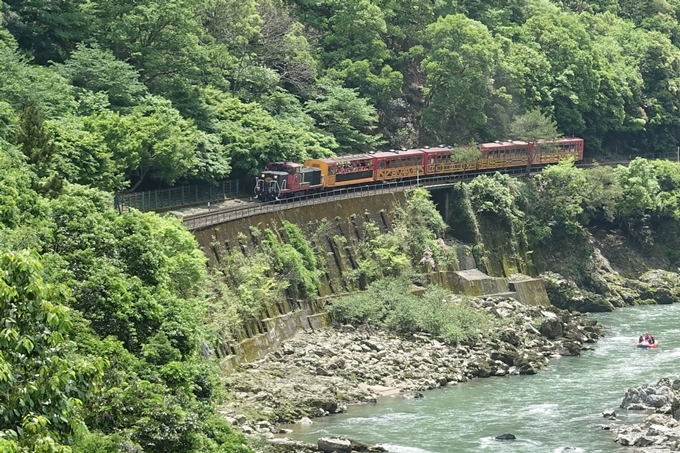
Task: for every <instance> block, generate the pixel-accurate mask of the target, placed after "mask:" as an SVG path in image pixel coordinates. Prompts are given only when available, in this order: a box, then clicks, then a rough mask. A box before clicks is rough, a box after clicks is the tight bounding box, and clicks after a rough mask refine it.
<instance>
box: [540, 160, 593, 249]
mask: <svg viewBox="0 0 680 453" xmlns="http://www.w3.org/2000/svg"><path fill="white" fill-rule="evenodd" d="M587 182H588V180H587V178H586V176H585V174H584V171H583V170H581V169H578V168H576V167H574V162H573V160H563V161H561V162H560V163H559V164H557V165H551V166H549V167H547V168H546V169H544V170H543V171H542V172H541V173H540V174H539V175H537V176H536V177H535V178H534V180H533V181H532V183H533V184H532V186H531V188H530V189H529V196H531V197H532V210H531V218H530V228H531V230H532V233H533V237H534V240H536V241H537V242H543V241H547V240H548V239H550V240H559V239H560V238H562V237H564V236H567V237H568V236H574V235H577V234H578V233H580V232H581V231H582V228H583V225H585V224H586V223H587V219H586V218H585V216H583V199H584V194H585V193H586V191H587Z"/></svg>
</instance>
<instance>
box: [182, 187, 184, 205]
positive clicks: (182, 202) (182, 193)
mask: <svg viewBox="0 0 680 453" xmlns="http://www.w3.org/2000/svg"><path fill="white" fill-rule="evenodd" d="M182 206H184V186H182Z"/></svg>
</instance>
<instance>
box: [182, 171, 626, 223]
mask: <svg viewBox="0 0 680 453" xmlns="http://www.w3.org/2000/svg"><path fill="white" fill-rule="evenodd" d="M629 162H630V161H628V160H618V161H611V162H598V163H585V162H581V163H578V164H576V166H577V167H579V168H588V167H592V166H595V165H606V166H615V165H619V164H627V163H629ZM541 169H542V168H533V169H527V168H526V167H522V168H508V169H505V170H490V171H476V172H471V173H454V174H451V175H442V176H428V177H422V178H416V179H408V180H403V181H398V182H389V183H382V184H381V183H376V184H372V185H364V186H357V187H348V188H344V189H336V190H333V191H327V192H321V193H317V194H312V195H303V196H298V197H293V198H287V199H285V200H279V201H270V202H267V203H262V202H252V203H247V204H246V205H245V206H236V207H229V208H221V209H216V210H213V211H209V212H203V213H200V214H193V215H189V216H186V217H184V218H183V219H182V221H183V222H184V225H185V226H186V227H187V229H189V230H191V231H193V230H200V229H203V228H209V227H211V226H214V225H219V224H222V223H227V222H232V221H234V220H239V219H243V218H246V217H251V216H254V215H258V214H265V213H270V212H278V211H284V210H286V209H293V208H299V207H302V206H311V205H316V204H322V203H329V202H332V201H338V200H348V199H352V198H361V197H372V196H375V195H381V194H386V193H394V192H403V191H404V190H408V189H412V188H415V187H424V188H428V189H433V188H437V187H447V186H450V185H452V184H455V183H457V182H466V181H470V180H472V179H474V178H476V177H477V176H479V175H493V174H494V173H497V172H500V173H504V174H508V175H511V176H516V177H521V176H532V175H534V174H537V173H538V172H540V170H541Z"/></svg>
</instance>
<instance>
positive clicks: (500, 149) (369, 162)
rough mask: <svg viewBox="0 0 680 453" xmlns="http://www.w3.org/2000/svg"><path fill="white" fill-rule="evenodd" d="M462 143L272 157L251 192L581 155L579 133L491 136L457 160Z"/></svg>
mask: <svg viewBox="0 0 680 453" xmlns="http://www.w3.org/2000/svg"><path fill="white" fill-rule="evenodd" d="M462 149H463V148H456V147H454V148H452V147H437V148H430V147H424V148H417V149H407V150H401V151H394V150H392V151H386V152H377V153H373V154H352V155H349V156H337V157H329V158H326V159H311V160H308V161H306V162H305V163H304V165H300V164H297V163H294V162H272V163H270V164H268V165H267V168H266V169H265V170H264V171H263V172H262V174H260V177H258V178H257V180H256V184H255V198H257V199H258V200H261V201H270V200H276V199H280V198H285V197H289V196H294V195H303V194H307V193H313V192H318V191H321V190H325V189H334V188H339V187H346V186H353V185H359V184H368V183H374V182H386V181H393V180H400V179H404V178H416V177H426V176H435V175H446V174H451V173H457V172H462V171H466V170H493V169H499V170H502V169H505V168H512V167H523V166H524V167H525V166H528V165H545V164H551V163H557V162H559V161H560V160H561V159H564V158H567V157H571V158H573V159H574V161H576V162H578V161H580V160H582V159H583V139H581V138H563V139H559V140H554V141H545V140H539V141H536V142H523V141H507V142H500V141H496V142H493V143H481V144H479V145H477V149H478V150H479V157H478V158H477V160H476V162H473V163H469V164H466V165H463V164H461V163H457V162H456V159H455V154H456V152H457V151H459V152H460V151H462Z"/></svg>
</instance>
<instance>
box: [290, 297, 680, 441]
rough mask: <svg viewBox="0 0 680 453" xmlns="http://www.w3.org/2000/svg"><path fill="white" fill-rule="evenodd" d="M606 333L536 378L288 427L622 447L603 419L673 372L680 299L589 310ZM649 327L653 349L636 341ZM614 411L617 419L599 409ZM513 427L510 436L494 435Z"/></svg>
mask: <svg viewBox="0 0 680 453" xmlns="http://www.w3.org/2000/svg"><path fill="white" fill-rule="evenodd" d="M594 317H595V318H596V319H597V320H598V321H600V322H601V323H602V324H603V325H604V326H605V336H604V337H603V338H601V339H600V340H598V342H597V343H595V344H593V345H592V347H593V349H592V350H590V351H585V352H584V353H583V355H582V356H580V357H562V358H558V359H553V360H552V361H551V364H550V365H549V366H548V367H547V368H546V369H544V370H542V371H541V372H539V374H537V375H534V376H509V377H495V378H487V379H476V380H473V381H470V382H466V383H462V384H458V385H455V386H451V387H448V388H445V389H439V390H432V391H429V392H426V393H425V397H424V398H422V399H418V400H404V399H400V398H386V399H383V400H381V401H380V402H379V403H378V404H376V405H367V406H351V407H350V408H349V411H348V412H347V413H345V414H340V415H333V416H329V417H324V418H317V419H314V424H312V425H309V426H300V425H295V426H294V429H295V432H294V433H293V434H292V435H291V436H292V437H293V438H295V439H298V440H305V441H308V442H312V443H316V440H317V439H318V438H319V437H323V436H343V437H348V438H352V439H356V440H358V441H361V442H364V443H368V444H373V445H375V444H378V445H381V446H383V447H385V448H387V449H388V450H389V451H390V452H395V453H453V452H481V451H488V452H500V453H504V452H517V453H519V452H522V453H527V452H540V453H547V452H570V453H579V452H587V453H595V452H614V451H617V452H621V451H626V450H628V451H630V449H627V448H626V447H621V446H619V445H618V444H616V443H614V442H613V436H612V434H611V433H610V432H609V431H605V430H603V429H602V425H603V424H607V423H635V422H639V421H641V420H642V418H644V417H645V416H646V414H644V413H641V412H637V411H624V410H622V409H619V405H620V404H621V401H622V400H623V397H624V395H625V392H626V390H627V389H628V388H629V387H631V386H638V385H642V384H655V383H656V382H657V381H658V380H659V379H660V378H662V377H669V378H670V379H671V380H673V379H676V378H680V367H679V365H680V323H678V320H680V304H675V305H654V306H644V307H630V308H623V309H617V311H615V312H614V313H605V314H598V315H596V316H594ZM645 331H649V332H650V333H652V334H653V335H655V336H656V338H657V339H658V340H659V347H658V348H656V349H650V350H645V349H638V348H637V347H636V346H635V343H637V336H638V335H639V334H640V333H641V332H645ZM605 409H616V413H617V421H616V422H610V421H608V420H605V419H604V418H603V417H602V411H603V410H605ZM504 433H512V434H514V435H515V436H516V437H517V440H514V441H497V440H495V439H494V436H497V435H499V434H504Z"/></svg>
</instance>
